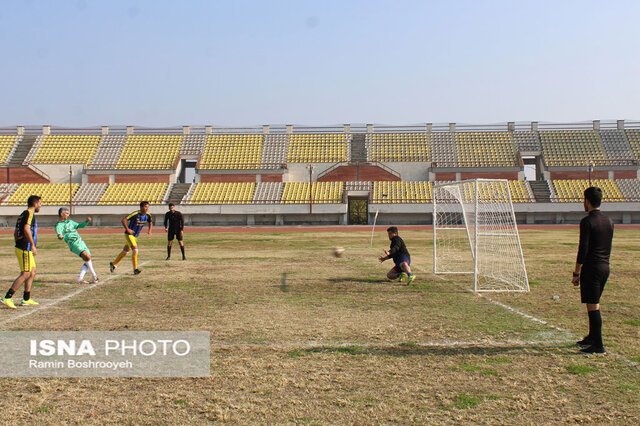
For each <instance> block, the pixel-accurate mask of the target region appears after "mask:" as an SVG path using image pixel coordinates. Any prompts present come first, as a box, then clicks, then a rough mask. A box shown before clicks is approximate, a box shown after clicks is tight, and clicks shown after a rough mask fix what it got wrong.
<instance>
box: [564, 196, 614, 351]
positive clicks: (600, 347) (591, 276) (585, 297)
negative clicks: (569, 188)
mask: <svg viewBox="0 0 640 426" xmlns="http://www.w3.org/2000/svg"><path fill="white" fill-rule="evenodd" d="M601 203H602V190H601V189H600V188H597V187H594V186H591V187H589V188H587V189H586V190H585V191H584V209H585V211H587V212H588V213H589V214H588V215H587V216H586V217H585V218H583V219H582V220H581V221H580V245H579V247H578V258H577V260H576V269H575V270H574V271H573V280H572V283H573V285H574V286H578V285H579V286H580V298H581V300H582V303H586V304H587V314H588V315H589V334H588V335H587V337H585V338H584V339H582V340H580V341H579V342H577V345H578V346H580V347H582V348H583V349H581V350H580V352H582V353H585V354H593V353H597V354H603V353H605V349H604V344H603V343H602V316H601V315H600V296H601V295H602V291H603V290H604V285H605V284H606V282H607V278H608V277H609V255H610V254H611V241H612V240H613V222H612V221H611V219H609V218H608V217H607V216H605V215H604V214H602V212H601V211H600V204H601Z"/></svg>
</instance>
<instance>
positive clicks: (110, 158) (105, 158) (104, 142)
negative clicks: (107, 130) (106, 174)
mask: <svg viewBox="0 0 640 426" xmlns="http://www.w3.org/2000/svg"><path fill="white" fill-rule="evenodd" d="M126 140H127V136H126V135H107V136H103V137H102V139H101V140H100V143H99V144H98V148H97V150H96V154H95V156H94V157H93V161H92V162H91V163H90V164H89V166H88V168H89V169H96V170H109V169H114V168H115V167H116V163H117V162H118V158H120V154H122V150H123V149H124V144H125V141H126Z"/></svg>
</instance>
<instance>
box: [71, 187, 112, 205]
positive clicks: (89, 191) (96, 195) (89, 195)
mask: <svg viewBox="0 0 640 426" xmlns="http://www.w3.org/2000/svg"><path fill="white" fill-rule="evenodd" d="M108 186H109V184H107V183H85V184H82V185H80V188H78V191H77V192H76V194H75V195H74V196H73V204H74V205H76V206H77V205H83V206H95V205H97V204H98V201H100V198H101V197H102V195H104V193H105V191H106V190H107V187H108Z"/></svg>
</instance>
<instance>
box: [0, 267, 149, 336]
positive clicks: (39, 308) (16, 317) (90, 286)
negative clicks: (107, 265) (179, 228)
mask: <svg viewBox="0 0 640 426" xmlns="http://www.w3.org/2000/svg"><path fill="white" fill-rule="evenodd" d="M149 262H151V261H150V260H147V261H146V262H143V263H141V264H140V266H144V265H146V264H148V263H149ZM123 276H124V274H116V275H112V276H110V277H107V278H105V279H104V280H101V281H99V282H98V284H88V285H87V284H84V285H83V287H80V288H79V289H77V290H75V291H73V292H71V293H69V294H65V295H64V296H62V297H59V298H57V299H53V301H51V303H47V304H46V305H44V304H43V305H40V306H37V307H35V308H33V309H29V308H27V309H29V310H28V311H25V312H20V313H19V314H17V315H14V316H12V317H9V318H7V319H5V320H3V321H0V325H5V324H9V323H11V322H13V321H16V320H19V319H21V318H24V317H28V316H29V315H33V314H35V313H38V312H40V311H43V310H45V309H48V308H51V307H53V306H55V305H57V304H59V303H62V302H64V301H65V300H68V299H71V298H72V297H74V296H77V295H78V294H80V293H82V292H84V291H87V290H90V289H94V288H97V287H99V286H101V285H103V284H106V283H108V282H109V281H111V280H113V279H116V278H120V277H123Z"/></svg>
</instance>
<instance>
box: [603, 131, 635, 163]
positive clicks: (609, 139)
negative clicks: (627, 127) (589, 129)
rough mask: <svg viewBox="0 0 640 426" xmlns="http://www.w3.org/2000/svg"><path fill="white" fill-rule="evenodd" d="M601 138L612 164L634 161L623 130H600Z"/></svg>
mask: <svg viewBox="0 0 640 426" xmlns="http://www.w3.org/2000/svg"><path fill="white" fill-rule="evenodd" d="M600 137H601V138H602V145H603V146H604V150H605V152H606V153H607V157H608V158H609V160H610V162H611V164H615V163H620V162H628V161H630V160H633V159H634V158H633V152H632V151H631V146H630V145H629V142H627V138H626V137H625V135H624V132H623V131H622V130H600Z"/></svg>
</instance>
